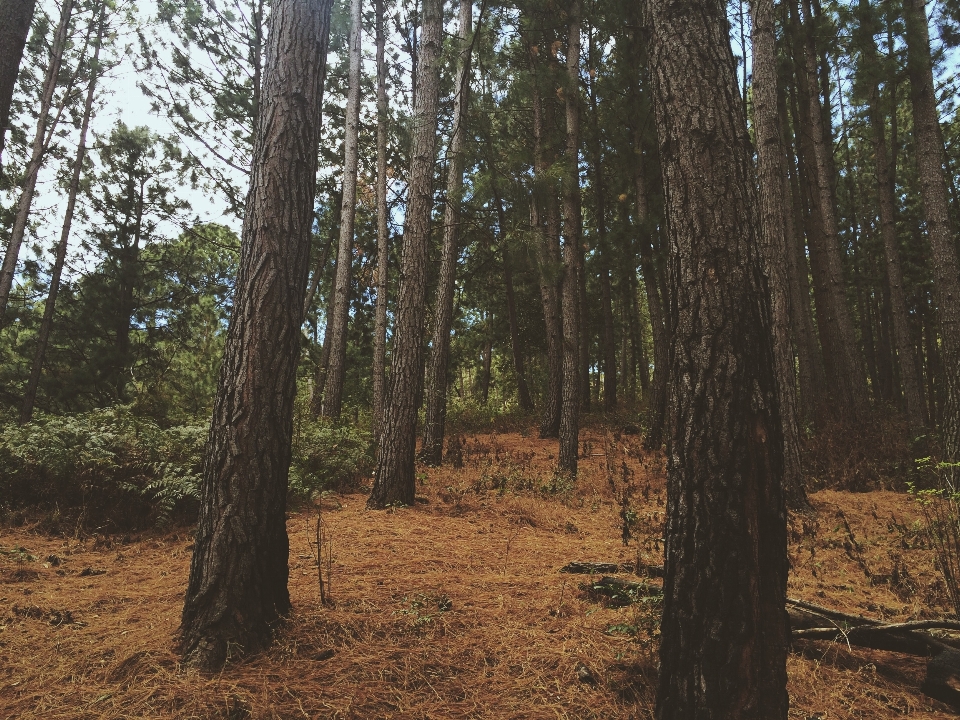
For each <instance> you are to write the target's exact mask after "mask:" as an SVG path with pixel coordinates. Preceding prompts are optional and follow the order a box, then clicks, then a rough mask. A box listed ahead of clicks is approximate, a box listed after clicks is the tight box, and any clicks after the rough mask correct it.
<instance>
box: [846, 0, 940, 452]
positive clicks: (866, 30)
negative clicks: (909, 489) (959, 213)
mask: <svg viewBox="0 0 960 720" xmlns="http://www.w3.org/2000/svg"><path fill="white" fill-rule="evenodd" d="M858 14H859V18H858V19H859V24H858V32H859V34H860V37H859V38H858V40H859V42H858V46H859V48H860V52H861V57H862V66H861V71H860V72H861V74H862V75H863V79H864V81H865V82H866V83H867V89H868V92H869V94H868V97H867V100H868V112H869V115H870V128H871V131H872V136H873V152H874V155H875V158H874V162H875V165H876V176H877V196H878V205H879V210H880V234H881V235H882V237H883V252H884V259H885V263H884V264H885V265H886V271H887V287H888V289H889V300H890V316H891V320H892V324H893V336H894V342H895V345H896V357H897V363H898V364H899V366H900V382H901V385H902V387H903V399H904V407H905V410H906V416H907V426H908V427H909V429H910V434H911V436H913V437H918V436H920V435H922V434H923V433H924V431H925V423H924V418H923V400H922V399H921V396H920V377H919V375H918V373H917V366H916V363H915V362H914V358H913V348H912V342H911V337H910V326H909V316H908V314H907V299H906V293H905V292H904V289H903V267H902V263H901V261H900V246H899V242H898V241H897V227H896V208H897V201H896V196H895V187H894V176H893V172H894V171H893V163H892V159H891V157H890V153H889V152H888V150H887V138H886V121H885V118H884V112H883V110H882V108H881V97H880V67H879V65H880V63H879V60H878V58H877V48H876V45H874V40H873V36H874V34H875V32H874V31H875V30H876V29H877V28H876V27H875V25H876V21H875V18H874V16H873V8H872V7H871V5H870V3H869V1H868V0H860V2H859V8H858ZM892 100H893V102H892V103H890V104H889V105H888V107H891V108H896V98H895V97H894V98H892Z"/></svg>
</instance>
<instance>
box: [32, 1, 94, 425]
mask: <svg viewBox="0 0 960 720" xmlns="http://www.w3.org/2000/svg"><path fill="white" fill-rule="evenodd" d="M31 4H32V3H31ZM105 13H106V4H105V3H104V2H101V4H100V12H99V14H98V15H99V17H98V20H97V37H96V40H95V43H94V50H93V60H92V62H91V63H90V70H89V73H90V79H89V80H88V81H87V96H86V99H85V100H84V103H83V117H82V119H81V121H80V139H79V141H78V142H77V154H76V156H75V157H74V160H73V169H72V174H71V176H70V186H69V189H68V190H67V209H66V211H65V213H64V216H63V226H62V228H61V230H60V240H59V242H57V246H56V248H55V249H54V260H53V272H51V274H50V291H49V292H48V293H47V301H46V302H45V303H44V305H43V320H42V321H41V323H40V331H39V333H38V334H37V349H36V352H35V354H34V356H33V365H32V367H31V369H30V379H29V381H28V382H27V390H26V392H25V393H24V395H23V404H22V405H21V407H20V423H21V424H23V423H28V422H30V421H31V420H32V419H33V408H34V405H35V404H36V402H37V388H38V387H39V385H40V375H41V374H42V373H43V363H44V359H45V358H46V354H47V344H48V343H49V342H50V332H51V330H52V329H53V314H54V311H55V310H56V306H57V295H58V294H59V293H60V278H61V276H62V275H63V265H64V263H65V262H66V259H67V243H68V241H69V239H70V229H71V227H72V225H73V215H74V212H75V210H76V207H77V192H78V191H79V189H80V175H81V174H82V173H83V160H84V158H85V157H86V154H87V131H88V130H89V128H90V116H91V114H92V113H93V99H94V97H95V95H96V89H97V80H98V79H99V77H100V75H99V73H100V66H99V60H100V45H101V44H102V42H103V33H104V30H105V27H106V20H105Z"/></svg>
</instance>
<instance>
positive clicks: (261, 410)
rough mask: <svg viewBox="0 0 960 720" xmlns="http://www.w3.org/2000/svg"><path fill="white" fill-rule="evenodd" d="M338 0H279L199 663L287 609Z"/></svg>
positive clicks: (226, 394) (205, 497)
mask: <svg viewBox="0 0 960 720" xmlns="http://www.w3.org/2000/svg"><path fill="white" fill-rule="evenodd" d="M332 4H333V3H332V1H331V0H275V1H274V3H273V10H272V13H271V16H270V34H269V38H268V41H267V50H266V63H265V71H264V80H263V92H262V96H261V112H260V124H259V132H258V134H257V137H256V141H255V144H254V152H253V166H252V168H251V174H250V190H249V193H248V195H247V211H246V214H245V216H244V222H243V244H242V250H241V257H240V271H239V274H238V276H237V282H236V298H235V300H234V309H233V316H232V318H231V319H230V328H229V330H228V332H227V341H226V348H225V351H224V359H223V366H222V367H221V370H220V381H219V386H218V389H217V396H216V400H215V402H214V409H213V422H212V424H211V426H210V436H209V439H208V441H207V449H206V457H205V460H204V471H203V483H202V486H201V501H200V518H199V523H198V527H197V535H196V543H195V548H194V551H193V560H192V562H191V565H190V582H189V585H188V586H187V595H186V601H185V603H184V606H183V616H182V618H181V625H180V637H179V641H180V649H181V651H182V652H183V654H184V656H185V657H186V659H187V660H188V661H190V662H193V663H196V664H197V665H198V666H200V667H201V668H206V669H216V668H219V667H221V666H222V665H223V664H224V662H225V661H226V660H227V659H228V656H229V655H230V654H231V653H232V652H234V651H242V652H252V651H255V650H257V649H259V648H262V647H264V646H265V645H266V644H267V643H269V642H270V639H271V637H272V628H273V625H274V623H275V622H276V621H277V620H278V619H279V618H280V617H282V616H283V615H285V614H286V613H287V612H288V611H289V610H290V595H289V592H288V590H287V577H288V567H287V562H288V540H287V530H286V517H285V511H286V497H287V474H288V471H289V467H290V451H291V440H292V435H293V403H294V398H295V395H296V371H297V362H298V359H299V356H300V345H301V340H300V338H301V332H300V327H301V322H302V320H303V316H302V310H303V294H304V290H305V289H306V283H307V271H308V263H309V257H310V232H311V227H312V224H313V200H314V191H315V183H316V172H317V148H318V143H319V139H320V108H321V103H322V92H323V76H324V70H325V59H326V55H327V39H328V35H329V29H330V8H331V6H332Z"/></svg>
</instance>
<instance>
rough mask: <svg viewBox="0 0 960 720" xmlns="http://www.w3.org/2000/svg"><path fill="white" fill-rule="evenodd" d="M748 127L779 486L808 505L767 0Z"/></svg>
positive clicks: (791, 500) (757, 11)
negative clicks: (766, 296) (752, 140)
mask: <svg viewBox="0 0 960 720" xmlns="http://www.w3.org/2000/svg"><path fill="white" fill-rule="evenodd" d="M750 8H751V15H752V20H753V35H752V40H753V124H754V133H755V136H756V140H757V174H758V176H759V188H760V194H759V209H760V229H761V233H760V238H761V243H760V247H761V249H762V254H763V262H764V267H765V269H766V274H767V282H768V286H769V292H770V312H771V330H772V332H773V351H774V353H773V354H774V361H775V369H776V376H777V399H778V401H779V403H780V417H781V421H782V423H783V457H784V463H783V487H784V494H785V497H786V502H787V505H788V506H790V507H791V508H794V509H797V508H804V507H808V506H809V504H808V502H807V496H806V492H805V491H804V488H803V475H802V473H801V467H800V434H799V429H798V426H797V400H796V399H797V380H796V373H795V370H794V368H795V365H794V358H793V343H792V342H791V340H790V289H789V279H788V270H787V241H786V237H785V234H784V229H785V226H786V222H785V220H786V217H785V216H786V215H787V213H788V212H789V210H788V206H787V198H786V197H785V195H784V179H785V178H786V171H785V169H784V167H783V156H784V152H783V142H782V141H781V138H780V118H779V113H778V111H777V51H776V32H775V28H774V22H773V0H753V2H752V3H751V6H750Z"/></svg>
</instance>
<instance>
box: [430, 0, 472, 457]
mask: <svg viewBox="0 0 960 720" xmlns="http://www.w3.org/2000/svg"><path fill="white" fill-rule="evenodd" d="M472 28H473V3H472V2H471V0H460V31H459V35H458V40H459V43H460V48H459V49H460V53H459V55H460V59H459V63H458V64H459V73H458V78H457V94H456V98H455V99H454V109H453V137H451V139H450V147H449V148H448V149H447V163H448V164H447V202H446V205H445V207H444V210H443V247H442V249H441V257H440V278H439V281H438V283H437V302H436V306H435V309H434V313H433V317H434V325H433V336H432V338H431V341H430V347H431V352H430V361H429V362H428V363H427V377H426V393H425V400H426V408H425V410H426V412H425V417H424V424H423V445H422V447H421V450H420V456H421V458H422V459H423V461H424V462H425V463H426V464H427V465H439V464H440V463H441V462H442V460H443V435H444V430H445V425H446V419H447V365H448V364H449V360H450V329H451V328H452V327H453V295H454V290H455V289H456V279H457V260H458V259H459V256H460V204H461V202H462V200H463V198H462V195H463V163H464V156H463V144H464V141H465V139H466V136H467V129H466V123H467V112H468V109H469V102H470V54H471V51H472V49H473V43H472V42H471V41H470V40H469V37H470V33H471V32H472Z"/></svg>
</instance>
